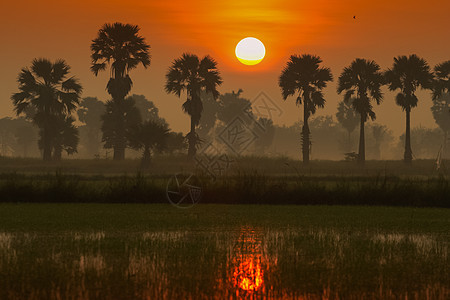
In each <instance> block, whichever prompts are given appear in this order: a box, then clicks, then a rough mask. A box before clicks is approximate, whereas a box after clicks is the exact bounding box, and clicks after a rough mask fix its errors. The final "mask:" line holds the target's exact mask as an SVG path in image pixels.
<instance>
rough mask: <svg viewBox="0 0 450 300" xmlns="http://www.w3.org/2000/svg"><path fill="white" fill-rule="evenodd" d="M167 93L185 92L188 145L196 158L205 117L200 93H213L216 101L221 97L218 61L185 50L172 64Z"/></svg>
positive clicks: (167, 78)
mask: <svg viewBox="0 0 450 300" xmlns="http://www.w3.org/2000/svg"><path fill="white" fill-rule="evenodd" d="M166 80H167V81H166V86H165V89H166V92H167V93H172V94H175V95H177V96H178V97H180V96H181V93H182V92H186V94H187V100H186V102H184V103H183V111H184V112H185V113H187V114H188V115H189V116H190V117H191V130H190V132H189V133H188V134H187V135H186V138H187V140H188V144H189V150H188V156H189V157H190V158H193V157H194V156H195V153H196V151H197V149H196V147H197V145H198V143H199V142H200V138H199V137H198V135H197V133H196V132H195V128H196V126H197V125H198V124H199V122H200V118H201V116H202V111H203V104H202V100H201V97H200V92H201V91H205V92H206V93H211V95H212V96H213V98H214V100H217V98H218V97H219V92H218V91H217V87H218V86H219V85H221V84H222V78H221V77H220V73H219V70H218V69H217V62H216V61H215V60H214V59H213V58H212V57H210V56H209V55H207V56H205V57H203V58H202V59H199V57H198V56H197V55H194V54H189V53H184V54H183V55H182V56H181V57H180V58H177V59H175V60H174V62H173V63H172V66H171V67H170V68H169V71H168V72H167V74H166Z"/></svg>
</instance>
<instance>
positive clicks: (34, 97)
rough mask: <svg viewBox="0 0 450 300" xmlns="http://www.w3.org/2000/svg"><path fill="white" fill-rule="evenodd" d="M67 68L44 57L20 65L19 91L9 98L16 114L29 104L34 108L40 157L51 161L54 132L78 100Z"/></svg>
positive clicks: (77, 89)
mask: <svg viewBox="0 0 450 300" xmlns="http://www.w3.org/2000/svg"><path fill="white" fill-rule="evenodd" d="M69 71H70V67H69V66H68V65H67V63H66V62H65V61H64V60H62V59H60V60H57V61H56V62H55V63H52V62H51V61H49V60H48V59H44V58H39V59H34V60H33V62H32V64H31V68H23V69H22V70H21V72H20V74H19V78H18V82H19V90H20V92H18V93H15V94H13V95H12V97H11V99H12V101H13V104H14V106H15V107H14V109H15V111H16V114H17V115H20V114H22V113H25V112H26V111H27V108H28V107H29V106H33V107H34V108H35V113H34V115H33V117H32V118H33V122H34V123H35V124H36V125H37V126H38V127H39V128H40V138H41V140H40V144H41V145H42V149H43V159H44V160H51V158H52V150H53V149H54V147H55V146H58V144H57V138H58V136H57V135H56V132H57V131H58V129H61V128H60V127H59V126H62V122H60V121H61V120H64V119H65V118H67V117H69V116H70V114H71V113H72V111H73V110H74V109H75V108H76V106H77V104H78V103H79V99H80V94H81V91H82V87H81V85H80V84H79V83H78V80H77V79H76V78H75V77H69V76H68V75H69Z"/></svg>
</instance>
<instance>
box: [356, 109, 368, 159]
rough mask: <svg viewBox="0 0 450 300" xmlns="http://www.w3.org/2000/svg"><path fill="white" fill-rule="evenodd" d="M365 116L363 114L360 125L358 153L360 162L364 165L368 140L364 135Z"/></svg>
mask: <svg viewBox="0 0 450 300" xmlns="http://www.w3.org/2000/svg"><path fill="white" fill-rule="evenodd" d="M365 122H366V121H365V120H364V116H363V115H362V114H361V123H360V125H359V153H358V163H359V164H361V165H364V163H365V161H366V142H365V137H364V123H365Z"/></svg>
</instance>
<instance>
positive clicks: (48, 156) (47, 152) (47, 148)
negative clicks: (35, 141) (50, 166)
mask: <svg viewBox="0 0 450 300" xmlns="http://www.w3.org/2000/svg"><path fill="white" fill-rule="evenodd" d="M42 135H43V137H42V138H43V142H44V149H43V155H42V156H43V159H44V160H45V161H50V160H52V143H51V139H50V135H49V129H48V127H47V126H46V127H45V128H44V132H43V134H42Z"/></svg>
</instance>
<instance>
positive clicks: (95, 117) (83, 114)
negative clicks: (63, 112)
mask: <svg viewBox="0 0 450 300" xmlns="http://www.w3.org/2000/svg"><path fill="white" fill-rule="evenodd" d="M104 113H105V104H104V103H103V102H101V101H100V100H98V99H97V98H96V97H86V98H83V100H82V101H81V102H80V106H79V108H78V110H77V115H78V119H79V120H80V122H83V123H84V124H85V126H84V129H85V130H86V131H85V132H86V133H87V140H86V142H85V146H86V149H87V152H88V153H89V155H91V156H93V155H97V154H98V152H99V146H100V141H101V137H100V132H101V126H102V119H101V116H102V115H103V114H104ZM80 130H82V128H80Z"/></svg>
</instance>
